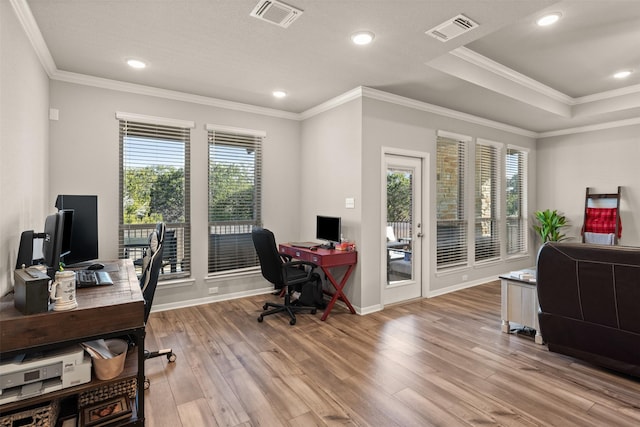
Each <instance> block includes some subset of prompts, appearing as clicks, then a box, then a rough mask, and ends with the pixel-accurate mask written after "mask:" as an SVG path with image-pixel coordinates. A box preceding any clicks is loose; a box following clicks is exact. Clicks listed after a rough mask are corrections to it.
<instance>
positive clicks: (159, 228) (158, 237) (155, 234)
mask: <svg viewBox="0 0 640 427" xmlns="http://www.w3.org/2000/svg"><path fill="white" fill-rule="evenodd" d="M164 238H165V225H164V223H162V222H160V223H158V224H157V225H156V229H155V230H153V231H152V232H151V234H149V247H148V248H147V251H146V254H145V256H144V258H143V259H142V275H141V276H140V288H141V289H142V296H143V298H144V321H145V323H146V322H147V319H148V318H149V313H150V312H151V305H152V304H153V296H154V295H155V293H156V287H157V285H158V275H159V274H160V268H162V251H163V249H164Z"/></svg>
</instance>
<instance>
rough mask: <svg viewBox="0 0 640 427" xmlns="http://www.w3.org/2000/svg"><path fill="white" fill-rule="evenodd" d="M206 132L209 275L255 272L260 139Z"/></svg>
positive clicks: (220, 131) (236, 132) (227, 132)
mask: <svg viewBox="0 0 640 427" xmlns="http://www.w3.org/2000/svg"><path fill="white" fill-rule="evenodd" d="M207 129H208V130H209V132H208V138H209V186H208V187H209V262H208V266H209V267H208V271H209V273H219V272H227V271H232V270H239V269H247V268H255V267H257V266H259V265H260V264H259V260H258V257H257V255H256V252H255V249H254V247H253V240H252V239H251V231H252V230H253V228H254V227H256V226H260V225H261V221H262V211H261V202H262V178H261V177H262V139H263V136H264V134H262V133H254V132H243V131H241V130H234V129H228V128H216V127H209V126H208V127H207Z"/></svg>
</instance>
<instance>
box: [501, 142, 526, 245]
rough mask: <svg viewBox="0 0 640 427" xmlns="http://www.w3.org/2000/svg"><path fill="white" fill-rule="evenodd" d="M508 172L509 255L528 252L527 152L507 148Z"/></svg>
mask: <svg viewBox="0 0 640 427" xmlns="http://www.w3.org/2000/svg"><path fill="white" fill-rule="evenodd" d="M505 172H506V198H507V203H506V205H507V207H506V209H507V210H506V216H507V255H517V254H525V253H526V252H527V216H526V212H527V205H526V201H527V153H526V152H525V151H523V150H519V149H516V148H511V147H509V148H507V155H506V161H505Z"/></svg>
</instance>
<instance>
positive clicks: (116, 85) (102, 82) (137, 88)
mask: <svg viewBox="0 0 640 427" xmlns="http://www.w3.org/2000/svg"><path fill="white" fill-rule="evenodd" d="M51 79H52V80H58V81H62V82H67V83H76V84H81V85H85V86H93V87H98V88H102V89H111V90H117V91H120V92H128V93H136V94H138V95H147V96H155V97H158V98H165V99H172V100H174V101H183V102H189V103H193V104H201V105H207V106H210V107H219V108H225V109H228V110H236V111H243V112H246V113H253V114H260V115H263V116H271V117H277V118H281V119H289V120H299V114H297V113H289V112H287V111H282V110H276V109H273V108H265V107H258V106H255V105H250V104H243V103H240V102H233V101H226V100H223V99H217V98H210V97H208V96H201V95H193V94H190V93H184V92H178V91H175V90H168V89H159V88H156V87H152V86H145V85H140V84H135V83H125V82H121V81H118V80H111V79H105V78H102V77H94V76H87V75H85V74H78V73H71V72H69V71H56V72H55V73H54V75H53V76H52V77H51Z"/></svg>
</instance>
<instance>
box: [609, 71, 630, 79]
mask: <svg viewBox="0 0 640 427" xmlns="http://www.w3.org/2000/svg"><path fill="white" fill-rule="evenodd" d="M631 73H633V71H631V70H624V71H618V72H617V73H615V74H614V75H613V77H615V78H616V79H625V78H627V77H629V76H630V75H631Z"/></svg>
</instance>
